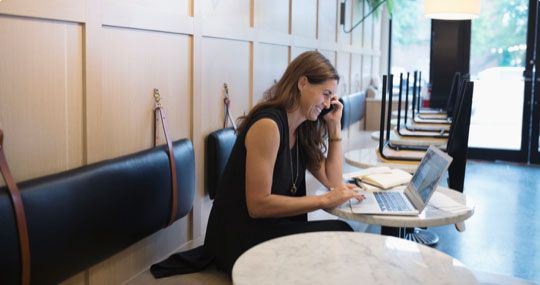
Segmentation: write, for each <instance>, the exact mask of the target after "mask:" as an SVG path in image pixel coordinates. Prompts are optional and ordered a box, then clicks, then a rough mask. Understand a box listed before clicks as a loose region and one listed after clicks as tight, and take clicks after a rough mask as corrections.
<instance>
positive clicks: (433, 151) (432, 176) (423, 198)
mask: <svg viewBox="0 0 540 285" xmlns="http://www.w3.org/2000/svg"><path fill="white" fill-rule="evenodd" d="M450 162H452V157H450V156H449V155H448V154H446V153H444V152H443V151H441V150H440V149H438V148H437V147H434V146H430V147H429V149H428V150H427V152H426V154H425V155H424V157H423V158H422V161H421V162H420V165H419V166H418V168H417V169H416V172H415V173H414V175H413V177H412V178H411V182H409V184H408V185H407V187H406V188H405V189H404V190H388V191H365V192H363V194H364V196H365V197H366V199H364V200H363V201H361V202H359V201H357V200H356V199H351V200H350V206H351V210H352V212H353V213H357V214H377V215H418V214H420V212H422V210H424V208H425V207H426V205H427V203H428V201H429V198H431V195H432V194H433V192H435V189H437V185H438V184H439V181H440V180H441V177H442V176H443V174H444V173H445V171H446V170H447V169H448V166H449V165H450Z"/></svg>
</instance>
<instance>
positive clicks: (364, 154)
mask: <svg viewBox="0 0 540 285" xmlns="http://www.w3.org/2000/svg"><path fill="white" fill-rule="evenodd" d="M403 153H404V154H407V152H406V151H403ZM345 162H347V163H348V164H350V165H353V166H356V167H360V168H368V167H375V166H388V167H390V168H399V169H402V170H405V171H408V172H411V173H414V171H416V168H417V167H418V164H419V163H420V161H394V160H383V159H381V157H379V155H378V154H377V148H373V147H372V148H361V149H356V150H351V151H348V152H346V153H345Z"/></svg>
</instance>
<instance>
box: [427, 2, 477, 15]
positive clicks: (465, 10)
mask: <svg viewBox="0 0 540 285" xmlns="http://www.w3.org/2000/svg"><path fill="white" fill-rule="evenodd" d="M424 15H425V16H426V17H428V18H431V19H438V20H471V19H474V18H477V17H478V16H479V15H480V0H424Z"/></svg>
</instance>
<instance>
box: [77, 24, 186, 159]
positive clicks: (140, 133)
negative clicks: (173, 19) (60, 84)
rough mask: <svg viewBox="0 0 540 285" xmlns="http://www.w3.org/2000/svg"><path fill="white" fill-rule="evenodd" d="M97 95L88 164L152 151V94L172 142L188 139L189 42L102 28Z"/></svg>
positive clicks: (181, 37)
mask: <svg viewBox="0 0 540 285" xmlns="http://www.w3.org/2000/svg"><path fill="white" fill-rule="evenodd" d="M102 34H103V37H104V41H105V42H107V48H106V49H104V51H103V63H102V73H101V80H102V84H101V87H102V89H101V94H89V96H94V97H92V98H89V99H91V100H90V103H89V105H88V108H89V114H88V115H89V120H90V121H92V122H96V123H95V125H96V126H97V127H96V128H91V129H89V130H88V146H89V150H88V151H89V153H88V159H89V161H96V160H102V159H104V158H109V157H114V156H119V155H123V154H128V153H132V152H135V151H138V150H141V149H146V148H150V147H152V145H153V132H152V129H153V106H154V97H153V89H154V88H158V89H159V91H160V94H161V96H162V105H163V106H164V108H165V110H166V113H167V115H168V121H169V128H170V131H169V132H170V133H171V137H172V138H173V139H179V138H185V137H188V136H189V130H190V123H191V119H190V118H191V114H190V110H191V108H190V96H189V94H190V80H191V79H190V77H189V64H190V53H189V49H190V43H189V41H190V40H189V36H184V35H176V34H169V33H159V32H149V31H141V30H131V29H118V28H103V30H102Z"/></svg>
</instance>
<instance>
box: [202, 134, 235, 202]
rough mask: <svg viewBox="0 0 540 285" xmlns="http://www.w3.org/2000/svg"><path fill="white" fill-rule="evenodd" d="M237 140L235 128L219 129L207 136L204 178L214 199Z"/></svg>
mask: <svg viewBox="0 0 540 285" xmlns="http://www.w3.org/2000/svg"><path fill="white" fill-rule="evenodd" d="M235 142H236V133H235V131H234V129H233V128H225V129H221V130H217V131H214V132H212V133H210V134H209V135H208V136H207V137H206V141H205V149H206V150H205V159H204V165H205V167H204V169H205V174H204V179H205V188H206V192H207V193H208V195H209V196H210V199H214V197H215V196H216V191H217V188H218V185H219V180H220V178H221V174H222V173H223V170H224V169H225V166H226V165H227V161H228V160H229V155H230V154H231V151H232V148H233V146H234V143H235Z"/></svg>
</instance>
